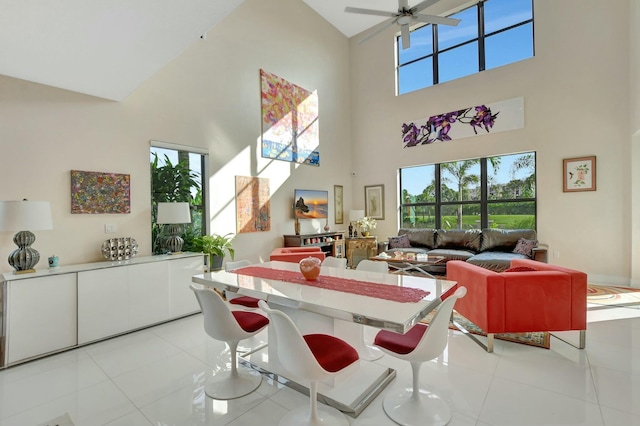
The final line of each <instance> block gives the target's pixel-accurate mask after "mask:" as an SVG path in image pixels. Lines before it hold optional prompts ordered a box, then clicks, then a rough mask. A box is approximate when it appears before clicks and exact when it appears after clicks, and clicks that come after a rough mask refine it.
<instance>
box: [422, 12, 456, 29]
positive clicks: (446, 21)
mask: <svg viewBox="0 0 640 426" xmlns="http://www.w3.org/2000/svg"><path fill="white" fill-rule="evenodd" d="M412 19H413V20H414V21H418V22H425V23H427V24H439V25H451V26H453V27H455V26H456V25H458V24H459V23H460V19H455V18H444V17H442V16H435V15H414V16H413V17H412Z"/></svg>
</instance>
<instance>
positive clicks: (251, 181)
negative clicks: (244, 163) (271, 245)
mask: <svg viewBox="0 0 640 426" xmlns="http://www.w3.org/2000/svg"><path fill="white" fill-rule="evenodd" d="M269 196H270V195H269V179H267V178H259V177H253V176H236V233H237V234H242V233H245V232H264V231H269V230H270V229H271V205H270V199H269Z"/></svg>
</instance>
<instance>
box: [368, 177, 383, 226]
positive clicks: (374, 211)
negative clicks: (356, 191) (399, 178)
mask: <svg viewBox="0 0 640 426" xmlns="http://www.w3.org/2000/svg"><path fill="white" fill-rule="evenodd" d="M364 215H365V216H367V217H371V218H374V219H384V185H369V186H365V187H364Z"/></svg>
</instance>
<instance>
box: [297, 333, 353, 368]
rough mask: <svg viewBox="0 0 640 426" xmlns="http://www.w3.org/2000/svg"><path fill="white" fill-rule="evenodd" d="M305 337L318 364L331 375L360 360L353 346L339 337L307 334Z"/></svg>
mask: <svg viewBox="0 0 640 426" xmlns="http://www.w3.org/2000/svg"><path fill="white" fill-rule="evenodd" d="M303 337H304V340H305V342H307V345H308V346H309V349H311V352H312V353H313V356H314V357H316V361H318V364H320V366H321V367H322V368H324V369H325V370H327V371H329V372H331V373H335V372H336V371H340V370H342V369H343V368H345V367H347V366H349V365H351V364H353V363H354V362H356V361H357V360H358V352H357V351H356V350H355V349H354V348H353V346H351V345H350V344H348V343H347V342H345V341H344V340H341V339H338V338H337V337H333V336H330V335H328V334H306V335H304V336H303Z"/></svg>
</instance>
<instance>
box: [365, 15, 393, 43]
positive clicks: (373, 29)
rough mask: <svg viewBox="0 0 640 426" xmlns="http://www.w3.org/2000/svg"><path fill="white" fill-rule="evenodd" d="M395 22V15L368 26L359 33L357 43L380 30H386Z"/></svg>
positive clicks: (378, 32)
mask: <svg viewBox="0 0 640 426" xmlns="http://www.w3.org/2000/svg"><path fill="white" fill-rule="evenodd" d="M395 22H396V20H395V17H393V18H390V19H387V20H385V21H382V22H380V23H379V24H377V25H374V26H373V27H371V28H369V29H368V30H366V31H363V32H362V33H361V36H360V39H359V40H358V44H360V43H364V42H365V41H367V40H369V39H370V38H372V37H374V36H376V35H378V34H380V33H381V32H382V31H384V30H386V29H387V28H389V27H390V26H392V25H393V24H395Z"/></svg>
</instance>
